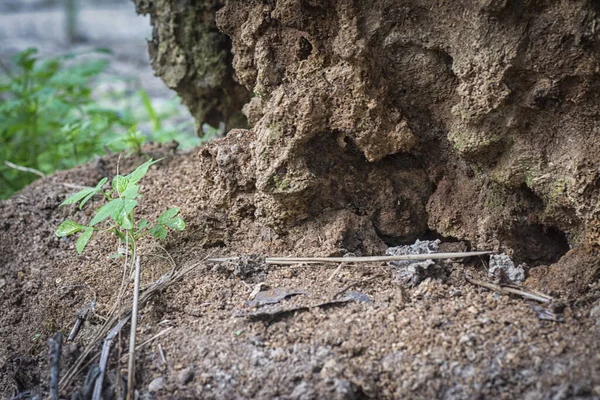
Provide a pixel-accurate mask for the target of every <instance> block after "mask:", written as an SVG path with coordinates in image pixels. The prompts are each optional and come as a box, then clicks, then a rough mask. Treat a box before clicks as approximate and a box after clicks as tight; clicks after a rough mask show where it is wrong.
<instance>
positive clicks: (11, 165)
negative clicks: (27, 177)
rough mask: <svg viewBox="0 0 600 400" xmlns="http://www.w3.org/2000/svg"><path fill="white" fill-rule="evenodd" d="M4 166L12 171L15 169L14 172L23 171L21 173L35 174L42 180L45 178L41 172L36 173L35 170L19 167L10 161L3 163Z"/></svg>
mask: <svg viewBox="0 0 600 400" xmlns="http://www.w3.org/2000/svg"><path fill="white" fill-rule="evenodd" d="M4 165H6V166H7V167H10V168H12V169H16V170H18V171H23V172H31V173H32V174H36V175H37V176H39V177H42V178H44V177H45V176H46V175H44V173H43V172H41V171H38V170H37V169H35V168H29V167H22V166H20V165H17V164H13V163H11V162H10V161H4Z"/></svg>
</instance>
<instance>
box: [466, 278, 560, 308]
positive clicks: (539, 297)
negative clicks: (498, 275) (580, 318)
mask: <svg viewBox="0 0 600 400" xmlns="http://www.w3.org/2000/svg"><path fill="white" fill-rule="evenodd" d="M465 279H466V280H467V282H469V283H472V284H473V285H477V286H481V287H484V288H486V289H489V290H492V291H494V292H498V293H509V294H516V295H519V296H521V297H524V298H526V299H531V300H536V301H539V302H540V303H550V302H551V301H552V300H554V299H553V298H552V297H550V296H548V295H545V294H543V293H540V292H537V294H535V293H531V292H527V291H524V290H521V289H517V288H515V287H512V286H504V285H495V284H493V283H489V282H484V281H480V280H479V279H473V278H471V277H469V276H468V275H465Z"/></svg>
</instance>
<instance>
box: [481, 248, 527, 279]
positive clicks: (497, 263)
mask: <svg viewBox="0 0 600 400" xmlns="http://www.w3.org/2000/svg"><path fill="white" fill-rule="evenodd" d="M525 266H526V265H525V264H520V265H519V266H515V263H514V262H513V260H511V259H510V257H509V256H507V255H506V254H504V253H502V254H493V255H491V256H490V269H489V271H488V275H489V276H490V277H499V278H502V276H506V277H507V278H508V279H510V280H511V282H514V283H521V282H523V281H524V280H525V268H524V267H525Z"/></svg>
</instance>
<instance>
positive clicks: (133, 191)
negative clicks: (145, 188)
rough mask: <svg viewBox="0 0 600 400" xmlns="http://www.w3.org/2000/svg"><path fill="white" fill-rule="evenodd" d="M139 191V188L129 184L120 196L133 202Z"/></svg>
mask: <svg viewBox="0 0 600 400" xmlns="http://www.w3.org/2000/svg"><path fill="white" fill-rule="evenodd" d="M139 190H140V187H139V186H138V185H135V184H130V185H128V186H127V188H126V189H125V190H124V191H123V192H122V193H121V196H123V197H125V198H126V199H130V200H134V199H135V198H136V197H137V196H138V191H139Z"/></svg>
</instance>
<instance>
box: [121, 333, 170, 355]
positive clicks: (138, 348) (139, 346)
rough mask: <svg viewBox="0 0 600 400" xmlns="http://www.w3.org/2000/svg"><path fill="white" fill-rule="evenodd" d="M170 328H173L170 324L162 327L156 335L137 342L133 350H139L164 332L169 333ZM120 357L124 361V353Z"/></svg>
mask: <svg viewBox="0 0 600 400" xmlns="http://www.w3.org/2000/svg"><path fill="white" fill-rule="evenodd" d="M172 329H173V327H172V326H170V327H168V328H166V329H163V330H162V331H160V332H158V333H157V334H156V335H154V336H152V337H151V338H150V339H148V340H146V341H145V342H143V343H140V344H138V345H137V346H136V347H135V351H140V350H141V349H142V348H144V347H145V346H147V345H148V343H151V342H153V341H155V340H156V339H158V338H159V337H161V336H163V335H166V334H167V333H169V331H171V330H172ZM120 359H121V361H125V355H123V357H121V358H120Z"/></svg>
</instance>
